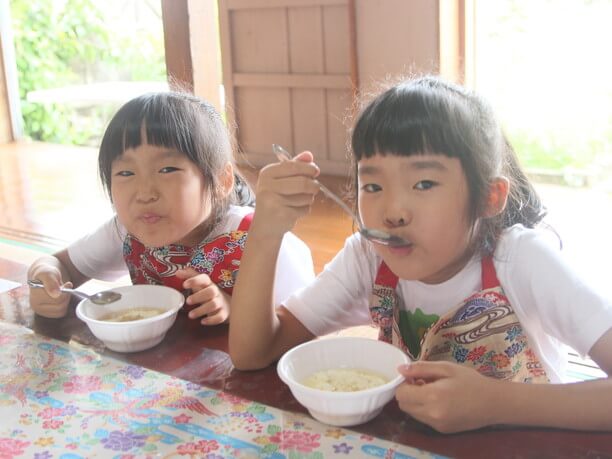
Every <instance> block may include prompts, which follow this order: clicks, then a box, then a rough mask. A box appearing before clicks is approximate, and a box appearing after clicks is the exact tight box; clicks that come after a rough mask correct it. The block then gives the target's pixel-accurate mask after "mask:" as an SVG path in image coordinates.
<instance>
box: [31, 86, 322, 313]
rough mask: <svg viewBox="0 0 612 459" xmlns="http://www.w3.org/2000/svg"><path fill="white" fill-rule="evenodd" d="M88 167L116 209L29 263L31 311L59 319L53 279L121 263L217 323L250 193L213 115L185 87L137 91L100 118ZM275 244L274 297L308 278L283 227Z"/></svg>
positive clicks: (61, 307) (79, 278)
mask: <svg viewBox="0 0 612 459" xmlns="http://www.w3.org/2000/svg"><path fill="white" fill-rule="evenodd" d="M98 165H99V172H100V178H101V180H102V183H103V184H104V186H105V188H106V190H107V192H108V193H109V195H110V198H111V201H112V203H113V206H114V208H115V211H116V216H115V217H114V218H112V219H111V220H109V221H107V222H106V223H105V224H103V225H102V226H101V227H100V228H98V229H97V230H95V231H94V232H93V233H91V234H89V235H87V236H85V237H83V238H82V239H80V240H78V241H76V242H74V243H72V244H71V245H70V246H69V247H67V248H66V249H64V250H61V251H60V252H58V253H56V254H55V255H53V256H47V257H43V258H40V259H38V260H37V261H35V262H34V263H33V264H32V266H30V268H29V270H28V279H29V280H31V281H35V280H36V281H40V282H42V284H43V285H44V289H41V288H32V289H31V290H30V303H31V306H32V308H33V309H34V311H35V312H36V313H37V314H40V315H43V316H46V317H63V316H64V315H65V314H66V312H67V308H68V303H69V297H70V295H69V294H68V293H62V292H60V288H61V287H65V288H71V287H73V286H75V287H76V286H79V285H81V284H82V283H83V282H85V281H87V280H89V279H92V278H95V279H101V280H114V279H117V278H119V277H121V276H122V275H124V274H126V273H127V272H128V271H129V274H130V277H131V279H132V282H133V283H134V284H145V283H147V284H158V285H167V286H169V287H173V288H175V289H177V290H179V291H182V292H184V293H185V297H186V305H187V309H189V317H190V318H192V319H194V320H199V321H200V322H201V323H202V324H203V325H215V324H219V323H221V322H224V321H226V320H227V319H228V317H229V314H230V303H231V294H232V289H233V286H234V281H235V278H236V276H237V273H238V269H239V266H240V259H241V256H242V251H243V248H244V243H245V240H246V238H247V235H248V232H249V227H250V224H251V219H252V215H253V208H252V207H251V206H252V204H253V203H254V199H253V195H252V191H251V189H250V187H249V186H248V184H247V183H246V182H245V180H244V179H243V178H242V176H241V175H240V174H239V173H238V171H237V170H236V168H235V166H234V160H233V154H232V146H231V141H230V137H229V134H228V131H227V129H226V127H225V125H224V123H223V120H222V118H221V116H220V115H219V113H217V111H216V110H215V109H214V107H213V106H212V105H210V104H209V103H207V102H206V101H204V100H202V99H199V98H197V97H194V96H192V95H189V94H186V93H179V92H162V93H151V94H146V95H143V96H140V97H137V98H135V99H133V100H131V101H129V102H127V103H126V104H125V105H124V106H123V107H121V108H120V109H119V111H118V112H117V113H116V114H115V116H114V117H113V118H112V120H111V121H110V123H109V126H108V128H107V129H106V132H105V134H104V137H103V139H102V143H101V145H100V152H99V156H98ZM280 244H281V247H279V262H278V263H277V265H276V271H275V274H276V275H277V276H278V278H279V282H278V283H277V285H276V287H275V288H274V294H273V296H274V300H273V302H274V303H275V304H280V302H281V301H282V300H284V299H285V298H286V297H287V296H288V294H289V293H290V292H292V291H293V290H295V289H297V288H299V287H301V286H303V285H305V284H307V283H309V282H310V281H311V280H312V279H313V278H314V269H313V263H312V258H311V255H310V250H309V249H308V248H307V246H306V245H305V244H304V243H303V242H302V241H301V240H300V239H298V238H297V237H296V236H294V235H293V234H290V233H288V234H287V235H286V236H284V237H283V238H282V241H281V243H280Z"/></svg>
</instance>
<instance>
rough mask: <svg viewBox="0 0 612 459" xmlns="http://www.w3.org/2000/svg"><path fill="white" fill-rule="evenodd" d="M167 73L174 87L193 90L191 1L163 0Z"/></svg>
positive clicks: (169, 81)
mask: <svg viewBox="0 0 612 459" xmlns="http://www.w3.org/2000/svg"><path fill="white" fill-rule="evenodd" d="M161 4H162V22H163V26H164V48H165V54H166V73H167V75H168V83H169V84H170V87H172V88H180V89H183V90H187V91H189V92H193V64H192V61H191V46H190V38H191V37H190V28H189V1H188V0H162V2H161Z"/></svg>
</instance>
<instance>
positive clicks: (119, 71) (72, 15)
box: [10, 0, 166, 146]
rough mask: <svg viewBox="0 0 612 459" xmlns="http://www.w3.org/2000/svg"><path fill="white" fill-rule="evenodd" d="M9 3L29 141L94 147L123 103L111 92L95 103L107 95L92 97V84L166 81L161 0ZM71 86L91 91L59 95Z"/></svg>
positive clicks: (94, 88)
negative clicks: (81, 96)
mask: <svg viewBox="0 0 612 459" xmlns="http://www.w3.org/2000/svg"><path fill="white" fill-rule="evenodd" d="M10 5H11V17H12V21H13V32H14V40H15V54H16V59H17V71H18V81H19V95H20V100H21V110H22V115H23V120H24V133H25V135H26V136H27V137H29V138H31V139H33V140H39V141H44V142H53V143H65V144H73V145H89V146H98V144H99V140H100V137H101V135H102V133H103V132H104V129H105V127H106V124H107V122H108V120H109V119H110V117H111V116H112V115H113V113H114V112H115V111H116V110H117V108H118V107H119V106H120V105H121V103H122V101H120V100H118V99H119V98H118V95H117V94H111V96H112V97H109V100H108V101H106V102H97V103H93V102H92V101H91V100H97V101H100V99H104V95H102V94H92V92H96V91H99V90H100V89H98V87H97V86H96V85H95V84H93V83H96V82H158V83H165V81H166V67H165V59H164V43H163V28H162V21H161V2H160V1H159V0H157V1H154V0H107V1H104V2H100V1H95V0H11V4H10ZM76 87H79V88H80V90H81V91H85V92H87V91H88V89H87V88H91V89H90V90H89V92H90V94H89V95H87V94H85V95H86V96H88V97H83V98H82V99H83V100H82V101H79V100H78V98H77V97H72V98H66V97H63V98H62V97H60V96H59V95H61V94H62V93H67V92H70V91H71V88H72V94H73V96H74V95H75V94H77V93H78V92H77V90H76V89H75V88H76ZM63 88H65V91H63ZM62 91H63V92H62ZM43 96H44V97H43ZM94 96H95V97H94Z"/></svg>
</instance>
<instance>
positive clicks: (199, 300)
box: [176, 268, 230, 325]
mask: <svg viewBox="0 0 612 459" xmlns="http://www.w3.org/2000/svg"><path fill="white" fill-rule="evenodd" d="M176 276H177V277H179V278H180V279H186V280H185V282H183V288H185V289H190V290H191V291H192V292H193V293H192V294H191V295H189V296H188V297H187V300H186V302H187V304H188V305H190V306H192V305H198V306H197V307H195V308H194V309H192V310H191V311H189V318H190V319H197V318H200V317H201V318H202V319H201V320H200V323H201V324H202V325H217V324H220V323H223V322H225V321H226V320H227V318H228V317H229V308H230V296H229V295H227V294H226V293H225V292H223V291H221V289H220V288H219V287H218V286H217V284H215V283H214V282H213V281H211V280H210V277H208V275H206V274H202V273H199V272H197V271H196V270H195V269H193V268H186V269H180V270H178V271H177V272H176Z"/></svg>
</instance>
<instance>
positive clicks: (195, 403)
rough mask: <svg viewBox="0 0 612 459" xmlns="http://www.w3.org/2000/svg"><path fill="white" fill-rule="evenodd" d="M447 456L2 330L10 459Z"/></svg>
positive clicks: (3, 431)
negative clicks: (19, 458)
mask: <svg viewBox="0 0 612 459" xmlns="http://www.w3.org/2000/svg"><path fill="white" fill-rule="evenodd" d="M346 456H351V457H377V458H412V457H414V458H430V457H439V456H436V455H433V454H431V453H428V452H426V451H421V450H418V449H415V448H410V447H406V446H401V445H397V444H393V443H390V442H387V441H384V440H381V439H378V438H373V437H370V436H366V435H362V434H359V433H356V432H353V431H350V430H347V429H341V428H335V427H330V426H326V425H324V424H320V423H318V422H317V421H315V420H313V419H311V418H310V417H308V416H305V415H301V414H292V413H288V412H285V411H282V410H279V409H276V408H271V407H269V406H265V405H261V404H259V403H256V402H252V401H249V400H245V399H243V398H239V397H235V396H233V395H230V394H228V393H225V392H221V391H215V390H211V389H208V388H206V387H203V386H200V385H197V384H193V383H190V382H187V381H184V380H181V379H178V378H174V377H171V376H168V375H165V374H162V373H157V372H155V371H150V370H146V369H144V368H142V367H139V366H134V365H129V364H126V363H123V362H120V361H118V360H115V359H112V358H109V357H105V356H102V355H100V354H98V353H97V352H95V351H93V350H90V349H87V348H82V347H75V346H71V345H68V344H65V343H62V342H59V341H56V340H52V339H49V338H45V337H42V336H39V335H36V334H34V333H33V332H32V331H31V330H29V329H27V328H25V327H18V326H15V325H10V324H5V323H2V322H0V459H5V458H14V457H28V458H37V459H51V458H59V459H77V458H94V457H96V458H122V459H127V458H154V457H155V458H158V457H161V458H170V457H194V458H196V457H197V458H210V459H222V458H251V457H257V458H285V457H287V458H296V459H297V458H328V457H346Z"/></svg>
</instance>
